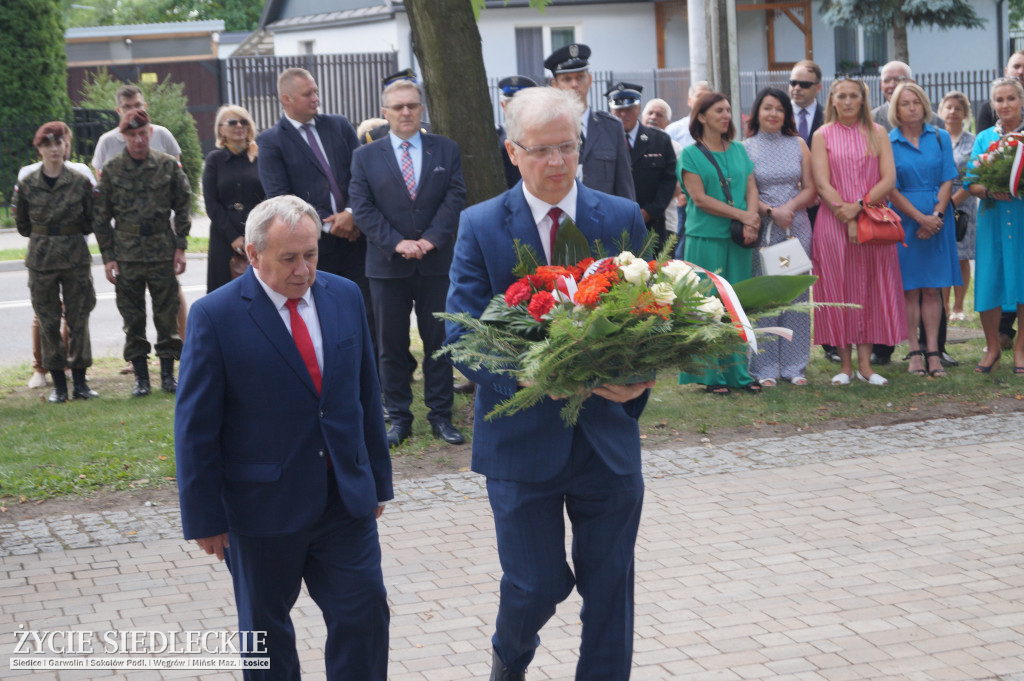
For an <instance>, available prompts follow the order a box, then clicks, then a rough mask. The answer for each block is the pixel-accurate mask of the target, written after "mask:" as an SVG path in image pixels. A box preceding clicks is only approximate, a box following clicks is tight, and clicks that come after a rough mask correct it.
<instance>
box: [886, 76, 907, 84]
mask: <svg viewBox="0 0 1024 681" xmlns="http://www.w3.org/2000/svg"><path fill="white" fill-rule="evenodd" d="M908 80H910V79H909V78H907V77H906V76H886V77H885V78H883V79H882V83H883V84H885V85H890V84H892V83H906V82H907V81H908Z"/></svg>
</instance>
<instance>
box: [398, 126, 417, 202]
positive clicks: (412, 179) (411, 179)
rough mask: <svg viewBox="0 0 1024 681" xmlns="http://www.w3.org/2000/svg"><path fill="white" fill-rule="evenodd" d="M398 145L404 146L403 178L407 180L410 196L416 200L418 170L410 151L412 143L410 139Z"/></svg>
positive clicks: (406, 185)
mask: <svg viewBox="0 0 1024 681" xmlns="http://www.w3.org/2000/svg"><path fill="white" fill-rule="evenodd" d="M398 146H400V147H402V179H403V180H405V188H406V189H407V190H408V191H409V198H411V199H412V200H413V201H415V200H416V171H415V169H414V168H413V166H412V154H410V153H409V147H410V146H412V144H411V143H410V142H409V140H405V141H404V142H402V143H401V144H400V145H398Z"/></svg>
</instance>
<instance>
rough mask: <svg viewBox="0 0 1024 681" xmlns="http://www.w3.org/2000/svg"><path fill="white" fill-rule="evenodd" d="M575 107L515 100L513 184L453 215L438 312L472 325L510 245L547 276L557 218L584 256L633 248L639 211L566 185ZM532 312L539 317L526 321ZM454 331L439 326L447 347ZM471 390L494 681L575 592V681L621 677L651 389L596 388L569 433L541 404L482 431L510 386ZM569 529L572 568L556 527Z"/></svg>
mask: <svg viewBox="0 0 1024 681" xmlns="http://www.w3.org/2000/svg"><path fill="white" fill-rule="evenodd" d="M581 113H582V111H581V104H580V103H579V102H578V100H577V99H575V98H574V97H572V96H571V95H568V94H567V93H565V92H562V91H560V90H557V89H554V88H530V89H527V90H522V91H520V92H519V93H517V94H516V96H515V97H514V98H512V100H511V101H510V102H509V104H508V106H507V108H506V110H505V118H506V127H507V133H508V134H507V141H506V142H505V145H506V149H507V150H508V153H509V157H510V159H511V160H512V163H514V164H515V165H516V166H517V167H518V168H519V170H520V172H521V173H522V177H523V179H522V182H520V183H518V184H516V186H514V187H513V188H512V189H510V190H508V191H507V192H505V193H504V194H501V195H500V196H497V197H495V198H493V199H491V200H489V201H486V202H484V203H480V204H477V205H476V206H473V207H471V208H469V209H467V210H466V211H464V212H463V213H462V216H461V220H460V224H459V232H458V239H457V241H456V244H455V256H454V260H453V262H452V267H451V273H450V276H451V287H450V288H449V291H448V304H447V311H448V312H449V313H453V314H454V313H463V312H465V313H469V314H470V315H472V316H474V317H480V315H481V314H482V313H483V311H484V309H485V308H486V307H487V305H488V303H490V301H491V299H492V298H493V297H494V296H495V295H497V294H500V293H505V292H506V290H507V289H508V288H509V286H510V285H511V284H513V283H514V282H515V281H516V276H515V275H514V274H513V269H514V267H515V266H516V262H517V249H516V241H518V242H519V244H521V245H523V246H529V247H531V248H532V249H533V251H534V252H535V253H536V254H537V255H538V256H543V259H544V260H545V261H547V262H548V263H550V262H551V259H552V258H551V253H552V250H553V245H554V242H555V238H554V236H555V234H556V233H557V230H558V229H559V219H560V217H561V216H562V215H563V214H564V215H566V216H568V217H569V218H571V219H572V220H573V221H574V222H575V223H576V225H577V226H578V228H579V230H580V231H581V232H582V233H583V235H584V236H585V237H586V239H587V241H588V242H589V243H590V244H591V246H593V244H594V242H595V241H598V240H599V241H601V243H602V244H603V245H604V246H605V247H606V248H614V247H615V246H617V245H619V244H620V242H621V241H622V237H623V233H624V232H625V233H627V234H628V243H627V244H623V246H624V247H626V248H630V249H631V250H632V251H633V252H640V251H641V250H642V248H643V244H644V241H645V239H646V236H647V233H646V229H645V228H644V223H643V218H642V217H641V214H640V210H639V208H638V207H637V204H636V203H635V202H632V201H628V200H626V199H622V198H618V197H615V196H611V195H608V194H603V193H601V192H597V191H593V190H591V189H588V188H587V187H584V186H583V185H581V184H579V183H578V182H576V180H575V177H576V167H577V164H578V161H579V148H580V115H581ZM538 312H539V311H538ZM464 332H465V330H464V328H463V327H461V326H460V325H458V324H454V323H452V322H449V323H448V342H449V343H452V342H454V341H455V340H457V339H458V337H459V336H460V335H461V334H462V333H464ZM458 368H459V369H460V371H462V372H463V373H464V374H465V375H466V376H467V377H468V378H469V379H470V380H472V381H473V382H474V383H477V384H478V386H479V388H478V390H477V395H476V418H475V429H474V433H473V462H472V468H473V470H474V471H475V472H477V473H481V474H483V475H485V476H486V477H487V492H488V497H489V499H490V502H491V509H492V511H493V513H494V524H495V530H496V535H497V545H498V556H499V559H500V561H501V567H502V571H503V573H504V574H503V576H502V580H501V597H500V604H499V607H498V616H497V623H496V627H495V633H494V636H493V638H492V645H493V668H492V672H491V677H490V678H491V679H492V681H499V680H501V681H507V680H513V679H524V677H525V676H524V675H525V671H526V667H527V666H528V665H529V663H530V661H531V660H532V659H533V656H534V653H535V651H536V648H537V646H538V645H539V642H540V639H539V637H538V632H539V631H540V629H541V627H543V626H544V624H545V623H546V622H547V620H548V619H549V618H550V617H551V616H552V615H553V614H554V612H555V607H556V605H557V604H558V603H559V602H561V601H563V600H565V598H566V597H568V595H569V594H570V593H571V591H572V589H573V587H574V586H575V587H576V589H577V590H578V591H579V593H580V595H581V596H582V598H583V609H582V612H581V614H580V619H581V620H582V623H583V635H582V643H581V647H580V657H579V663H578V665H577V670H576V678H577V679H578V680H582V679H586V681H600V680H602V679H609V680H611V679H616V680H621V679H626V678H628V677H629V671H630V664H631V658H632V647H633V646H632V640H633V551H634V546H635V543H636V535H637V530H638V527H639V523H640V509H641V506H642V502H643V490H644V484H643V477H642V475H641V472H640V436H639V426H638V424H637V419H638V418H639V417H640V414H641V412H642V411H643V409H644V406H645V405H646V403H647V398H648V394H649V389H650V388H651V387H652V386H653V385H654V381H647V382H644V383H635V384H632V385H604V386H600V387H597V388H595V389H594V391H593V394H592V396H591V397H589V398H588V399H587V400H586V402H584V405H583V408H582V410H581V412H580V414H579V418H578V421H577V422H576V424H575V426H569V425H566V423H565V422H564V421H563V420H562V418H561V416H560V410H561V408H562V405H563V403H564V400H562V399H560V397H559V396H549V397H548V398H546V399H544V400H543V401H542V402H541V403H539V404H537V405H534V406H532V407H529V408H527V409H524V410H522V411H519V412H517V413H514V414H511V415H507V416H502V417H498V418H495V419H493V420H487V419H486V415H487V414H489V413H490V412H491V411H492V410H493V409H494V407H495V406H496V405H497V404H498V403H499V402H501V401H503V400H506V399H508V398H509V397H511V396H513V395H515V393H516V391H517V389H518V388H519V386H518V385H517V383H516V379H515V378H513V377H511V376H509V375H507V374H498V373H493V372H490V371H486V370H483V369H477V370H474V369H471V368H469V367H467V366H458ZM565 512H567V513H568V516H569V519H570V522H571V523H572V532H573V544H572V547H573V548H572V552H573V555H572V564H573V568H570V567H569V564H568V562H567V561H566V556H565V528H564V522H563V513H565Z"/></svg>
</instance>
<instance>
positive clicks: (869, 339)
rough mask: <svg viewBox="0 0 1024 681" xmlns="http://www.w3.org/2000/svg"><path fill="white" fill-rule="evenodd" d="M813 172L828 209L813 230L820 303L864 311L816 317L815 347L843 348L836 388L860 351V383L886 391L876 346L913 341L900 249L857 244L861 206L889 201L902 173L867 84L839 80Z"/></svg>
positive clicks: (827, 310) (824, 312)
mask: <svg viewBox="0 0 1024 681" xmlns="http://www.w3.org/2000/svg"><path fill="white" fill-rule="evenodd" d="M811 168H812V170H813V172H814V182H815V184H816V185H817V186H818V193H819V194H820V195H821V205H822V207H823V208H827V210H819V211H818V217H817V220H816V221H815V224H814V236H813V241H812V260H813V262H814V270H815V274H817V275H818V277H819V279H818V283H817V284H815V286H814V292H813V295H814V300H815V302H819V303H855V304H857V305H859V306H860V307H859V308H840V307H824V308H819V309H818V310H816V311H815V314H814V342H815V343H816V344H818V345H821V344H828V345H834V346H836V348H837V352H838V353H839V357H840V359H841V360H842V365H841V369H840V372H839V373H838V374H836V375H835V376H834V377H833V378H832V385H849V384H850V380H851V379H852V378H853V376H854V375H855V374H854V368H853V352H852V348H851V346H852V345H856V346H857V371H856V376H857V378H858V379H859V380H861V381H865V382H866V383H870V384H871V385H877V386H883V385H887V384H888V381H887V380H886V379H885V378H884V377H882V375H881V374H877V373H875V371H874V370H873V369H872V368H871V346H872V344H874V343H880V344H883V345H896V344H897V343H899V342H900V341H902V340H904V339H906V337H907V324H906V314H905V310H904V302H903V285H902V282H901V279H900V263H899V258H898V256H897V254H896V248H897V245H896V244H889V245H885V246H867V245H860V244H858V243H857V215H858V214H859V213H860V211H861V210H862V203H861V200H862V199H863V200H867V201H870V202H871V203H878V202H884V201H885V197H886V195H887V194H888V193H889V191H890V190H892V188H893V186H894V185H895V181H896V167H895V165H894V164H893V156H892V146H891V144H890V142H889V136H888V135H887V134H886V132H885V130H884V129H883V128H882V127H881V126H878V125H875V124H874V123H873V122H872V120H871V108H870V106H869V104H868V89H867V86H865V85H864V83H863V82H861V81H858V80H852V79H839V80H836V81H835V82H834V83H833V84H832V88H831V90H830V91H829V94H828V105H827V106H826V107H825V125H823V126H822V127H821V128H819V129H818V131H817V132H815V133H814V137H813V138H812V141H811ZM865 197H866V199H865Z"/></svg>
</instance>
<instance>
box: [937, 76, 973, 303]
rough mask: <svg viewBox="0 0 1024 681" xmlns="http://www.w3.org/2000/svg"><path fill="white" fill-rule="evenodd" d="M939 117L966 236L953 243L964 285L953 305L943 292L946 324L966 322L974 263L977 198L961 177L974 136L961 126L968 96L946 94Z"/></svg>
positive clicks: (966, 117)
mask: <svg viewBox="0 0 1024 681" xmlns="http://www.w3.org/2000/svg"><path fill="white" fill-rule="evenodd" d="M939 117H940V118H941V119H942V121H943V122H944V123H945V124H946V132H948V133H949V136H950V138H952V140H953V162H954V163H956V171H957V172H958V173H959V174H960V176H959V177H958V178H957V179H956V181H955V182H953V199H952V203H953V206H952V207H953V208H955V209H956V210H959V211H963V212H964V213H967V218H968V219H967V233H966V234H964V238H963V239H962V240H960V241H958V242H957V243H956V250H957V256H958V257H959V258H960V277H961V278H962V279H963V282H964V283H963V285H961V286H953V287H952V290H953V306H952V307H950V305H949V292H950V289H948V288H946V289H943V291H942V298H943V303H944V306H945V309H946V310H947V311H948V312H949V321H951V322H962V321H964V320H966V319H967V315H965V314H964V299H965V298H966V297H967V286H968V285H969V284H970V283H971V261H972V260H974V238H975V232H976V231H977V222H978V199H977V198H975V197H973V196H971V195H970V193H969V192H968V191H967V190H966V189H964V186H963V182H964V176H965V175H966V173H967V162H968V161H969V160H971V149H973V148H974V133H972V132H971V131H969V130H967V129H966V128H965V127H964V126H965V125H966V124H967V121H969V120H970V119H971V100H969V99H967V95H965V94H964V93H962V92H958V91H956V90H951V91H949V92H947V93H946V96H945V97H943V98H942V101H941V102H940V103H939Z"/></svg>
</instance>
